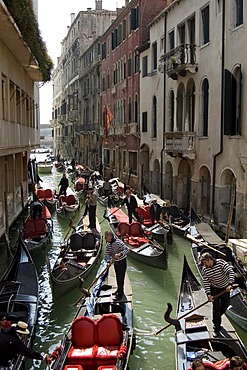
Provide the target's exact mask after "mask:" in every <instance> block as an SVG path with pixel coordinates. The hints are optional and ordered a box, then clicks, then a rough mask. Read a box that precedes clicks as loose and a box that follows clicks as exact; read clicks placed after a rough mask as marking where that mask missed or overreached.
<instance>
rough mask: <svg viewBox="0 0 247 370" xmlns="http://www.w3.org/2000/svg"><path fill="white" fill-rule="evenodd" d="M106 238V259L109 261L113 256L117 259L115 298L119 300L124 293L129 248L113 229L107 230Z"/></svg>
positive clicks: (115, 264) (115, 266)
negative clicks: (116, 235) (115, 234)
mask: <svg viewBox="0 0 247 370" xmlns="http://www.w3.org/2000/svg"><path fill="white" fill-rule="evenodd" d="M105 239H106V243H107V244H106V251H105V256H104V259H105V260H106V261H107V262H108V261H111V260H112V259H113V258H114V260H115V263H114V269H115V273H116V280H117V290H116V292H115V293H114V295H115V298H114V300H115V301H119V300H121V299H122V298H123V295H124V278H125V272H126V269H127V262H126V257H127V254H128V252H129V250H128V248H127V246H126V245H125V243H124V242H123V241H122V240H120V239H118V238H116V237H115V236H114V234H113V232H112V231H106V232H105Z"/></svg>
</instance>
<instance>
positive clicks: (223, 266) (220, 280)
mask: <svg viewBox="0 0 247 370" xmlns="http://www.w3.org/2000/svg"><path fill="white" fill-rule="evenodd" d="M202 278H203V282H204V286H205V291H206V294H207V295H210V294H211V292H210V286H212V287H214V288H219V289H223V288H226V287H227V286H228V285H231V284H233V282H234V280H235V276H234V271H233V268H232V266H231V265H230V264H229V263H227V262H226V261H224V260H222V259H216V262H215V264H214V265H213V266H212V267H206V266H203V268H202Z"/></svg>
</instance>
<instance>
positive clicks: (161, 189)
mask: <svg viewBox="0 0 247 370" xmlns="http://www.w3.org/2000/svg"><path fill="white" fill-rule="evenodd" d="M166 31H167V12H165V19H164V54H165V53H166ZM164 67H165V66H164ZM165 129H166V71H165V69H164V96H163V147H162V149H161V152H160V167H161V171H160V197H161V199H163V196H164V194H163V166H164V160H163V154H164V151H165V137H164V136H165V135H164V133H165Z"/></svg>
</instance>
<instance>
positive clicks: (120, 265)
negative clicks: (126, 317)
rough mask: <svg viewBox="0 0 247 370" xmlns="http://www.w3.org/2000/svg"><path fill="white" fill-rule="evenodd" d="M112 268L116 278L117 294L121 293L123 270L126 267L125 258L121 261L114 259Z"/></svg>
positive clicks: (122, 291)
mask: <svg viewBox="0 0 247 370" xmlns="http://www.w3.org/2000/svg"><path fill="white" fill-rule="evenodd" d="M114 269H115V273H116V279H117V293H118V295H123V294H124V278H125V272H126V269H127V262H126V258H124V259H122V260H121V261H115V263H114Z"/></svg>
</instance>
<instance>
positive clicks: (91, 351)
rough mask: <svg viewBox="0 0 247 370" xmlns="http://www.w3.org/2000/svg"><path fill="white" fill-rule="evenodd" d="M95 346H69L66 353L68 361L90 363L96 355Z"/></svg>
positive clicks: (71, 362)
mask: <svg viewBox="0 0 247 370" xmlns="http://www.w3.org/2000/svg"><path fill="white" fill-rule="evenodd" d="M97 348H98V347H97V346H93V347H89V348H74V347H71V348H70V350H69V353H68V361H69V363H70V364H75V365H76V364H78V363H80V364H82V365H87V364H91V363H92V361H93V359H94V358H95V357H96V353H97Z"/></svg>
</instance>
